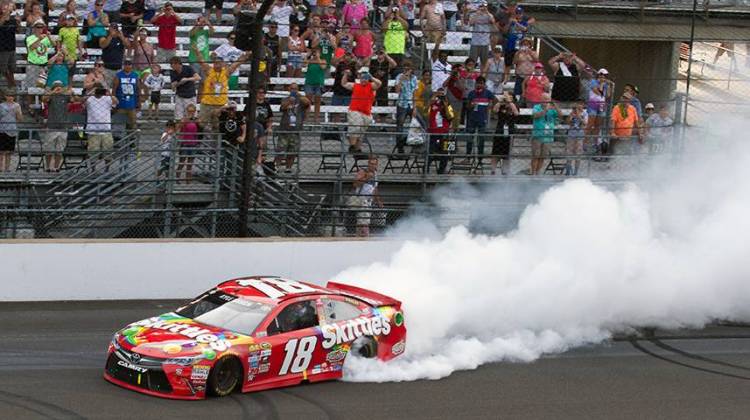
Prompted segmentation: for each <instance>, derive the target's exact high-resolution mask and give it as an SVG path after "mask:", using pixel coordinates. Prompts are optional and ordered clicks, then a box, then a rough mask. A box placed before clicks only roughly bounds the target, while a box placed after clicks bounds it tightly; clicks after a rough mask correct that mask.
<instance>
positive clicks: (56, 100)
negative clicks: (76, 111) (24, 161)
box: [42, 80, 72, 172]
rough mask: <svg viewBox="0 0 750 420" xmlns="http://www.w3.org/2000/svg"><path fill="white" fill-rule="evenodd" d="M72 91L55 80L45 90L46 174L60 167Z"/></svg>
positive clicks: (44, 149) (44, 150)
mask: <svg viewBox="0 0 750 420" xmlns="http://www.w3.org/2000/svg"><path fill="white" fill-rule="evenodd" d="M71 94H72V90H71V89H70V88H69V87H66V86H65V85H63V82H62V81H60V80H56V81H55V82H54V84H53V85H52V87H51V88H49V89H47V91H46V93H45V95H44V96H43V97H42V101H43V102H44V104H45V106H46V107H47V127H46V128H47V131H46V132H45V133H44V134H45V135H44V140H43V142H42V152H43V153H44V162H45V168H47V172H58V171H59V170H60V166H62V160H63V151H64V150H65V145H66V143H67V142H68V133H67V131H66V127H67V125H68V115H67V114H68V112H67V109H68V104H69V103H70V99H71Z"/></svg>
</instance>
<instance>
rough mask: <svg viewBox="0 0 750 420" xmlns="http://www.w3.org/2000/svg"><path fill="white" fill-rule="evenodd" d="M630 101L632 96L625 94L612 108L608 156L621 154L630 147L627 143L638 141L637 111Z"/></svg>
mask: <svg viewBox="0 0 750 420" xmlns="http://www.w3.org/2000/svg"><path fill="white" fill-rule="evenodd" d="M631 99H632V96H631V95H630V94H629V93H626V94H624V95H622V97H620V102H619V103H618V104H617V105H615V107H614V108H612V117H611V120H612V121H611V123H612V124H611V127H612V128H611V130H610V144H609V154H623V153H625V151H626V150H628V148H629V147H630V146H629V143H631V142H635V141H637V140H638V137H637V134H638V132H639V130H640V119H639V118H638V111H636V109H635V107H634V106H633V105H631V104H630V100H631Z"/></svg>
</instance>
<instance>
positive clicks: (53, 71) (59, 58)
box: [46, 51, 70, 88]
mask: <svg viewBox="0 0 750 420" xmlns="http://www.w3.org/2000/svg"><path fill="white" fill-rule="evenodd" d="M69 79H70V77H69V72H68V65H67V64H66V63H65V54H64V53H63V52H62V51H60V52H58V53H57V54H55V55H54V56H52V60H50V61H49V65H48V67H47V83H46V87H47V88H52V86H54V84H55V82H60V83H62V85H63V87H67V86H68V85H69V83H68V82H69Z"/></svg>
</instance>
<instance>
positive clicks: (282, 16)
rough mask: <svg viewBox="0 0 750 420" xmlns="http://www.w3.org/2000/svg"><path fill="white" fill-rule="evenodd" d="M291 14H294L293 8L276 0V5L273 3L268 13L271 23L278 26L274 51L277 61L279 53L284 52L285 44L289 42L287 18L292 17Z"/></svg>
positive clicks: (282, 1) (280, 0)
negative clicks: (276, 44)
mask: <svg viewBox="0 0 750 420" xmlns="http://www.w3.org/2000/svg"><path fill="white" fill-rule="evenodd" d="M292 13H294V8H293V7H292V6H290V5H289V2H288V1H287V0H276V3H274V5H273V7H271V10H270V12H269V17H270V19H271V22H272V23H275V24H276V25H278V31H279V45H278V48H277V49H276V50H274V53H276V54H278V55H277V57H278V58H279V59H281V55H280V54H279V53H280V51H286V47H287V43H288V42H289V18H290V17H291V16H292ZM269 47H270V45H269Z"/></svg>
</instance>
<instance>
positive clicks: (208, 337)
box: [131, 317, 232, 351]
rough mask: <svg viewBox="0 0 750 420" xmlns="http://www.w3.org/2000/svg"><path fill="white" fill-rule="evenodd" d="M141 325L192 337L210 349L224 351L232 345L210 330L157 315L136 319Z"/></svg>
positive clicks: (137, 323)
mask: <svg viewBox="0 0 750 420" xmlns="http://www.w3.org/2000/svg"><path fill="white" fill-rule="evenodd" d="M131 325H138V326H141V327H148V328H154V329H158V330H165V331H169V332H172V333H175V334H181V335H184V336H185V337H188V338H192V339H194V340H195V341H197V342H198V343H201V344H208V345H209V346H210V347H211V348H212V349H214V350H216V351H225V350H227V349H228V348H229V347H231V346H232V343H230V342H229V340H224V339H221V338H219V337H218V336H217V335H216V334H213V333H211V331H209V330H207V329H205V328H201V327H198V326H195V325H192V324H183V323H180V322H171V321H169V320H167V321H165V320H162V319H161V318H159V317H153V318H149V319H144V320H143V321H138V322H136V323H135V324H131Z"/></svg>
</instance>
